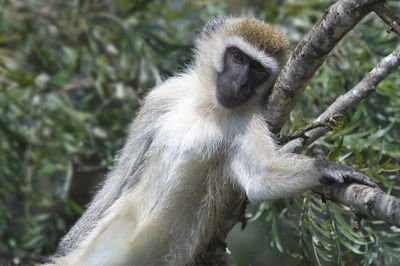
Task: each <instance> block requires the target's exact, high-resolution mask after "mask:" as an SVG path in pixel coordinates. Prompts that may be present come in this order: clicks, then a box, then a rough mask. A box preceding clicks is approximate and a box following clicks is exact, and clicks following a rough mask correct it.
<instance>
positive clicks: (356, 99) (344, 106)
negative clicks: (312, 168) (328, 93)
mask: <svg viewBox="0 0 400 266" xmlns="http://www.w3.org/2000/svg"><path fill="white" fill-rule="evenodd" d="M399 66H400V45H399V46H398V47H397V49H396V50H394V51H393V52H392V53H391V54H389V55H388V56H386V57H384V58H383V59H382V60H381V61H380V62H379V63H378V64H377V65H376V66H375V67H374V68H373V69H372V70H371V71H370V72H369V73H368V74H367V75H366V76H365V78H364V79H362V80H361V81H360V82H359V83H358V84H357V85H356V86H355V87H354V88H352V89H351V90H349V91H348V92H347V93H346V94H344V95H342V96H340V97H338V98H337V99H336V100H335V102H334V103H332V105H331V106H329V107H328V109H326V110H325V112H323V113H322V114H321V115H320V116H319V117H318V118H317V119H316V120H315V122H319V121H324V120H326V119H328V118H329V117H332V116H334V115H336V114H343V113H345V112H347V111H348V110H350V109H351V108H352V107H354V106H355V105H357V104H358V103H360V102H361V101H362V100H363V99H365V98H367V97H368V96H369V95H370V94H371V93H373V92H374V91H375V89H376V87H377V86H378V84H379V83H380V82H381V81H382V80H383V79H385V78H386V77H387V76H388V75H389V74H390V73H392V72H393V71H395V70H396V69H397V68H398V67H399ZM327 131H328V129H327V128H324V127H319V128H315V129H312V130H310V131H308V132H307V133H305V134H306V136H307V138H306V141H304V138H297V139H294V140H291V141H289V142H288V143H286V144H285V145H284V146H283V147H282V148H281V150H282V151H284V152H300V151H301V150H302V149H304V148H305V147H307V146H308V145H310V144H311V143H313V142H314V141H315V140H316V139H318V138H319V137H321V136H322V135H324V134H325V133H326V132H327Z"/></svg>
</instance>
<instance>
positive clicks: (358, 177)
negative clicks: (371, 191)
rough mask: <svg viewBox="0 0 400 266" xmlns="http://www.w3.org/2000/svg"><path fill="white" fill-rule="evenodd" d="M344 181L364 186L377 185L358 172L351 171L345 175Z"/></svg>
mask: <svg viewBox="0 0 400 266" xmlns="http://www.w3.org/2000/svg"><path fill="white" fill-rule="evenodd" d="M345 178H346V181H350V182H357V183H360V184H363V185H366V186H370V187H376V186H377V185H376V184H375V183H374V182H373V181H371V179H370V178H369V177H368V176H366V175H364V174H362V173H359V172H353V173H351V174H348V175H346V176H345Z"/></svg>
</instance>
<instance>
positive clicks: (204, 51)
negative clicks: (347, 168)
mask: <svg viewBox="0 0 400 266" xmlns="http://www.w3.org/2000/svg"><path fill="white" fill-rule="evenodd" d="M216 35H217V34H216ZM217 36H218V35H217ZM219 37H220V36H218V37H215V38H216V40H215V39H212V38H211V39H210V40H205V41H204V42H201V41H199V42H198V43H197V48H198V55H197V58H196V64H195V65H194V67H193V69H189V70H188V71H187V72H186V73H184V74H182V75H180V76H176V77H172V78H170V79H168V80H167V81H165V82H164V83H163V84H162V85H161V86H159V87H157V88H155V89H154V90H153V91H151V92H150V93H149V95H148V96H147V97H146V100H145V103H144V105H143V107H142V108H141V111H140V113H139V115H138V117H137V118H136V120H135V121H134V123H133V125H132V127H131V129H130V134H129V137H128V140H127V143H126V145H125V146H124V148H123V150H122V152H121V154H120V155H119V157H118V160H117V163H116V166H115V168H114V169H113V171H111V173H110V174H109V175H108V177H107V180H106V181H105V185H104V186H103V188H102V189H101V190H100V191H99V192H98V194H97V196H96V197H95V200H94V201H93V202H92V203H91V205H90V206H89V208H88V210H87V211H86V212H85V214H84V216H83V217H82V218H81V220H80V221H79V222H78V223H77V225H75V226H74V227H73V228H72V230H71V231H70V233H69V234H67V235H66V236H65V237H64V239H63V241H62V242H61V244H60V248H59V253H58V255H56V256H55V257H54V258H53V261H54V262H55V264H56V265H65V266H67V265H71V266H72V265H74V266H75V265H82V266H94V265H96V266H100V265H104V266H108V265H113V266H118V265H135V266H136V265H138V266H139V265H140V266H141V265H143V266H150V265H188V264H192V263H195V262H194V261H193V259H194V258H196V257H197V256H198V255H199V254H200V253H201V251H202V250H203V249H204V248H205V247H206V246H207V245H209V244H210V241H211V239H212V237H213V235H214V234H215V232H216V231H217V230H219V229H218V228H219V226H220V225H221V224H223V223H224V221H225V219H226V213H227V212H228V211H229V206H230V204H231V202H232V198H234V197H238V195H239V197H244V194H246V195H247V197H249V198H250V200H252V201H259V200H268V199H275V198H278V197H283V196H286V195H291V194H294V193H298V192H302V191H304V190H306V189H308V188H310V187H312V186H314V185H316V184H318V178H319V176H320V175H319V173H318V172H317V171H316V170H315V169H314V168H315V167H313V161H312V159H309V158H306V157H301V158H299V157H295V156H293V155H281V154H279V153H278V152H277V149H276V147H275V145H274V142H273V140H272V138H271V137H270V133H269V131H268V129H267V126H266V125H265V123H264V119H263V115H262V109H261V104H260V103H261V98H262V96H263V95H264V94H265V91H266V89H268V88H270V87H271V86H272V84H273V82H274V79H275V77H276V75H277V72H278V64H277V61H276V60H275V59H274V58H273V57H271V56H269V55H265V54H264V53H262V52H260V51H259V50H257V49H256V48H254V47H252V46H251V44H249V43H247V42H245V41H243V40H242V39H241V38H240V37H238V36H231V37H230V38H224V39H225V41H223V42H220V41H221V40H220V38H219ZM223 37H224V36H223ZM229 45H235V46H237V47H238V48H239V49H242V51H243V52H245V53H247V54H248V55H250V56H252V57H253V58H254V59H256V60H259V61H260V62H261V63H262V64H264V65H265V66H267V67H268V68H269V69H270V70H271V71H273V73H272V76H271V78H270V79H269V80H268V81H267V82H265V83H264V84H263V85H262V86H261V87H260V88H259V89H258V91H257V93H256V95H255V96H254V97H253V98H252V99H251V100H250V101H248V102H246V103H244V104H242V105H241V106H239V107H238V108H235V109H232V110H230V109H225V108H223V107H221V106H220V105H219V104H218V103H217V101H216V99H215V79H216V72H217V71H218V69H220V68H221V67H222V65H221V64H222V59H221V58H222V57H223V54H224V51H225V49H226V47H227V46H229ZM210 47H212V49H210ZM210 62H212V63H210ZM238 193H239V194H238Z"/></svg>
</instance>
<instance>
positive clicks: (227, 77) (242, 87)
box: [217, 47, 270, 108]
mask: <svg viewBox="0 0 400 266" xmlns="http://www.w3.org/2000/svg"><path fill="white" fill-rule="evenodd" d="M269 76H270V73H269V72H268V70H267V69H266V68H265V67H264V66H262V65H261V64H260V63H259V62H257V61H256V60H253V59H252V58H251V57H250V56H248V55H246V54H245V53H243V52H242V51H241V50H240V49H238V48H237V47H230V48H228V49H227V50H226V52H225V56H224V69H223V70H222V72H220V73H218V76H217V99H218V102H219V103H220V104H221V105H222V106H224V107H226V108H235V107H237V106H239V105H240V104H242V103H244V102H246V101H247V100H249V99H250V97H251V96H252V95H253V94H254V91H255V89H256V88H257V87H258V86H260V85H261V84H262V83H263V82H265V81H266V80H267V79H268V77H269Z"/></svg>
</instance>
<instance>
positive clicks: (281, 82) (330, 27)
mask: <svg viewBox="0 0 400 266" xmlns="http://www.w3.org/2000/svg"><path fill="white" fill-rule="evenodd" d="M380 2H382V1H381V0H339V1H338V2H337V3H335V4H334V5H332V6H331V7H329V8H328V9H327V10H326V13H325V15H324V16H323V17H322V18H321V19H320V20H319V21H318V22H317V23H316V24H315V25H314V27H313V28H312V29H311V30H310V31H309V33H308V34H307V35H306V36H305V37H304V39H303V40H302V41H301V42H300V43H299V44H298V45H297V47H296V48H295V50H294V51H293V53H292V54H291V56H290V58H289V60H288V62H287V63H286V65H285V67H284V68H283V70H282V72H281V74H280V76H279V78H278V80H277V83H276V87H275V88H274V89H273V90H272V93H271V95H270V96H269V98H268V100H267V107H266V120H267V122H268V124H269V125H270V128H271V132H273V133H277V132H279V130H280V129H281V127H282V125H283V124H284V122H285V120H286V118H287V116H288V114H289V113H290V112H291V111H292V109H293V107H294V106H295V105H296V103H297V101H298V99H299V97H300V95H301V93H302V92H303V90H304V88H305V87H306V86H307V84H308V83H309V81H310V79H311V78H312V76H313V75H314V73H315V72H316V71H317V69H318V68H319V67H320V66H321V65H322V64H323V63H324V62H325V60H326V58H327V57H328V55H329V53H330V52H331V51H332V49H333V48H334V47H335V46H336V44H337V43H338V42H339V41H340V40H341V39H342V38H343V37H344V36H345V35H346V33H347V32H348V31H350V30H351V29H352V28H353V27H354V26H355V25H357V24H358V22H359V21H360V20H361V19H362V18H363V17H364V16H365V15H367V14H368V13H369V12H370V11H371V8H372V6H373V5H375V4H377V3H380Z"/></svg>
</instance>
